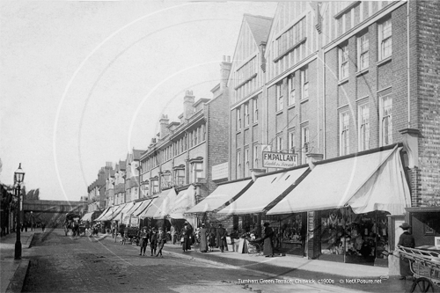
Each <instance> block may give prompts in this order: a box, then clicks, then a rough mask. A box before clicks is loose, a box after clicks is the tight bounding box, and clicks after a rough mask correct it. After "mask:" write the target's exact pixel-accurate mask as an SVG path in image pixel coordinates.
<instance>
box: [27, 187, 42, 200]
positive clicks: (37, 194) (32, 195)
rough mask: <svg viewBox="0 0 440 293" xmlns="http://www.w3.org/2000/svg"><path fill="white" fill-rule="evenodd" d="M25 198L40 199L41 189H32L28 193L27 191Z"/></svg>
mask: <svg viewBox="0 0 440 293" xmlns="http://www.w3.org/2000/svg"><path fill="white" fill-rule="evenodd" d="M24 198H25V199H27V200H40V189H39V188H37V189H31V190H29V192H28V193H26V195H25V197H24Z"/></svg>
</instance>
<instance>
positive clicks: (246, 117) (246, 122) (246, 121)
mask: <svg viewBox="0 0 440 293" xmlns="http://www.w3.org/2000/svg"><path fill="white" fill-rule="evenodd" d="M244 126H245V127H246V126H249V103H246V104H244Z"/></svg>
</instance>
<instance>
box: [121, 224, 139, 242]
mask: <svg viewBox="0 0 440 293" xmlns="http://www.w3.org/2000/svg"><path fill="white" fill-rule="evenodd" d="M127 242H129V244H133V243H135V244H136V245H137V246H138V245H139V228H137V227H127V228H125V231H124V238H123V239H122V244H126V243H127Z"/></svg>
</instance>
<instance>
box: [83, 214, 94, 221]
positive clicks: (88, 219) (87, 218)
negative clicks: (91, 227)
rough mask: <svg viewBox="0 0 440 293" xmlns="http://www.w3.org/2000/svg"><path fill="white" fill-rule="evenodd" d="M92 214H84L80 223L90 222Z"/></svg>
mask: <svg viewBox="0 0 440 293" xmlns="http://www.w3.org/2000/svg"><path fill="white" fill-rule="evenodd" d="M93 213H94V212H88V213H85V214H84V216H82V218H81V221H83V222H86V221H89V222H90V221H92V216H93Z"/></svg>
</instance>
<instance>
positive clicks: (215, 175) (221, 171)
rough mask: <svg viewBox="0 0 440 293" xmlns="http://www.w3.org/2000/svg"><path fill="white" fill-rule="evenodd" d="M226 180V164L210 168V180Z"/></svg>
mask: <svg viewBox="0 0 440 293" xmlns="http://www.w3.org/2000/svg"><path fill="white" fill-rule="evenodd" d="M224 178H228V162H226V163H223V164H218V165H215V166H212V180H219V179H224Z"/></svg>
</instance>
